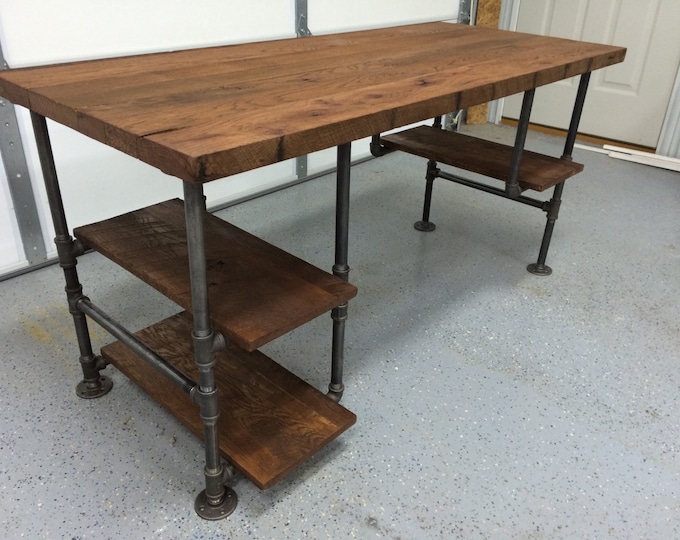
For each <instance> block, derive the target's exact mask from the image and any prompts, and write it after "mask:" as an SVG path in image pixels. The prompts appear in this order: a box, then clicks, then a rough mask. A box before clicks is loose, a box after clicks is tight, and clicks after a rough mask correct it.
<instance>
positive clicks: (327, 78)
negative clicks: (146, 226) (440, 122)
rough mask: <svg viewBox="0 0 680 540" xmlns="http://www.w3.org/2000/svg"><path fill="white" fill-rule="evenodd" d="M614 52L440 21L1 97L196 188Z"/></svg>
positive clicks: (163, 61) (569, 71)
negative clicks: (194, 184)
mask: <svg viewBox="0 0 680 540" xmlns="http://www.w3.org/2000/svg"><path fill="white" fill-rule="evenodd" d="M624 55H625V49H623V48H621V47H613V46H606V45H598V44H591V43H582V42H576V41H570V40H564V39H558V38H552V37H544V36H533V35H527V34H520V33H514V32H504V31H500V30H495V29H489V28H477V27H469V26H465V25H455V24H447V23H427V24H420V25H410V26H404V27H396V28H388V29H381V30H369V31H364V32H351V33H347V34H338V35H330V36H315V37H311V38H306V39H304V40H300V39H289V40H279V41H272V42H263V43H253V44H244V45H234V46H227V47H214V48H208V49H196V50H189V51H178V52H172V53H162V54H150V55H140V56H133V57H125V58H113V59H106V60H97V61H89V62H79V63H73V64H65V65H57V66H46V67H37V68H26V69H19V70H9V71H4V72H2V73H0V95H2V96H4V97H6V98H8V99H9V100H11V101H13V102H15V103H18V104H20V105H23V106H25V107H29V108H31V109H32V110H34V111H35V112H37V113H39V114H42V115H45V116H47V117H49V118H52V119H54V120H56V121H58V122H61V123H63V124H65V125H67V126H69V127H72V128H74V129H76V130H77V131H80V132H82V133H84V134H86V135H88V136H90V137H92V138H94V139H97V140H99V141H101V142H103V143H105V144H108V145H110V146H113V147H114V148H118V149H119V150H121V151H123V152H125V153H127V154H130V155H132V156H134V157H137V158H139V159H141V160H143V161H145V162H147V163H149V164H151V165H153V166H155V167H157V168H159V169H161V170H163V171H164V172H166V173H169V174H171V175H173V176H177V177H179V178H181V179H183V180H185V181H189V182H205V181H209V180H214V179H217V178H221V177H225V176H229V175H232V174H235V173H238V172H242V171H246V170H249V169H253V168H257V167H261V166H264V165H268V164H271V163H275V162H277V161H282V160H285V159H288V158H292V157H296V156H299V155H303V154H307V153H310V152H313V151H315V150H320V149H323V148H328V147H331V146H336V145H338V144H342V143H346V142H349V141H352V140H356V139H359V138H362V137H365V136H369V135H372V134H374V133H379V132H384V131H387V130H389V129H392V128H395V127H399V126H401V125H406V124H409V123H413V122H417V121H419V120H423V119H425V118H431V117H434V116H437V115H440V114H443V113H446V112H450V111H452V110H456V109H460V108H466V107H469V106H471V105H475V104H478V103H484V102H486V101H489V100H491V99H496V98H499V97H503V96H506V95H510V94H513V93H517V92H521V91H524V90H526V89H529V88H533V87H535V86H541V85H544V84H548V83H550V82H554V81H557V80H560V79H564V78H568V77H571V76H574V75H579V74H581V73H584V72H586V71H591V70H595V69H599V68H602V67H605V66H608V65H611V64H614V63H617V62H620V61H622V60H623V58H624Z"/></svg>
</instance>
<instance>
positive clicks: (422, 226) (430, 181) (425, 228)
mask: <svg viewBox="0 0 680 540" xmlns="http://www.w3.org/2000/svg"><path fill="white" fill-rule="evenodd" d="M437 173H439V169H437V163H436V162H434V161H428V162H427V174H426V175H425V198H424V200H423V219H422V220H420V221H416V222H415V223H414V224H413V227H414V228H415V229H417V230H419V231H422V232H431V231H434V230H435V229H436V228H437V226H436V225H435V224H434V223H432V222H431V221H430V206H431V204H432V188H433V186H434V179H435V178H436V177H437Z"/></svg>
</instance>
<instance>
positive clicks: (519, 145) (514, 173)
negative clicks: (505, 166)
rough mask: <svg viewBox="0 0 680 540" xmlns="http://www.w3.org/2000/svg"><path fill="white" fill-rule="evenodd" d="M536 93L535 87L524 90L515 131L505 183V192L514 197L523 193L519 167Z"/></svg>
mask: <svg viewBox="0 0 680 540" xmlns="http://www.w3.org/2000/svg"><path fill="white" fill-rule="evenodd" d="M535 93H536V89H534V88H532V89H531V90H527V91H526V92H524V98H523V99H522V111H521V113H520V115H519V122H518V124H517V132H516V133H515V145H514V146H513V149H512V160H511V162H510V173H509V174H508V180H507V182H506V183H505V193H506V194H507V195H508V196H509V197H512V198H517V197H519V196H520V195H521V194H522V189H521V188H520V186H519V169H520V165H521V164H522V155H523V153H524V143H525V142H526V139H527V131H528V130H529V119H530V117H531V108H532V106H533V104H534V94H535Z"/></svg>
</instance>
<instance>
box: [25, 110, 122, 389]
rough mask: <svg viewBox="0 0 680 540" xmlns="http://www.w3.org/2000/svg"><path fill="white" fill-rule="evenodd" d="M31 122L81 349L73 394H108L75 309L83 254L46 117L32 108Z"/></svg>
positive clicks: (100, 364) (100, 363) (83, 321)
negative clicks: (66, 205)
mask: <svg viewBox="0 0 680 540" xmlns="http://www.w3.org/2000/svg"><path fill="white" fill-rule="evenodd" d="M31 122H32V124H33V131H34V133H35V142H36V145H37V147H38V157H39V158H40V166H41V169H42V173H43V179H44V182H45V191H46V193H47V200H48V201H49V204H50V213H51V215H52V223H53V224H54V231H55V233H56V236H55V238H54V243H55V245H56V246H57V256H58V258H59V266H61V268H62V270H63V271H64V280H65V281H66V287H65V290H66V298H67V300H68V305H69V311H70V312H71V315H72V316H73V324H74V325H75V330H76V337H77V339H78V348H79V349H80V365H81V368H82V370H83V380H82V381H81V382H80V383H78V385H77V386H76V394H77V395H78V396H80V397H82V398H86V399H92V398H98V397H100V396H103V395H105V394H108V393H109V391H110V390H111V388H112V387H113V382H112V381H111V379H109V378H108V377H105V376H103V375H100V374H99V372H100V371H101V370H102V369H104V368H105V367H106V363H105V362H104V360H103V359H102V358H101V357H100V356H96V355H95V354H94V352H93V351H92V342H91V341H90V332H89V330H88V327H87V319H86V318H85V315H84V314H83V313H82V312H81V311H80V310H78V307H77V303H78V300H79V299H80V298H82V297H83V287H82V285H81V284H80V280H79V279H78V271H77V270H76V265H77V264H78V260H77V257H78V256H79V255H82V253H83V249H82V246H80V245H79V244H78V243H77V242H75V241H74V240H73V237H72V236H71V235H70V233H69V230H68V224H67V223H66V213H65V211H64V203H63V200H62V198H61V190H60V188H59V179H58V177H57V169H56V166H55V164H54V155H53V154H52V144H51V142H50V135H49V132H48V131H47V121H46V120H45V117H44V116H41V115H39V114H36V113H34V112H31Z"/></svg>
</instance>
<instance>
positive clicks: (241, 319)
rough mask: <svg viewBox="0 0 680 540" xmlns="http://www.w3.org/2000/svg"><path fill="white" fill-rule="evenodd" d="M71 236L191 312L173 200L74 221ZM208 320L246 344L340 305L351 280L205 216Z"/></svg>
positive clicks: (180, 215)
mask: <svg viewBox="0 0 680 540" xmlns="http://www.w3.org/2000/svg"><path fill="white" fill-rule="evenodd" d="M74 234H75V236H76V237H77V238H78V239H80V240H81V241H82V242H83V243H84V244H85V245H86V246H89V247H91V248H93V249H95V250H97V251H99V252H100V253H102V254H103V255H105V256H106V257H108V258H109V259H111V260H113V261H114V262H116V263H117V264H118V265H120V266H122V267H123V268H125V269H126V270H128V271H130V272H132V273H133V274H134V275H136V276H137V277H139V278H141V279H142V280H144V281H145V282H146V283H148V284H149V285H151V286H153V287H154V288H155V289H157V290H158V291H160V292H161V293H163V294H164V295H165V296H167V297H168V298H170V299H171V300H173V301H174V302H176V303H177V304H179V305H180V306H182V308H183V309H185V310H187V311H189V312H191V309H192V305H191V286H190V281H189V263H188V255H187V247H186V231H185V222H184V206H183V203H182V201H180V200H178V199H174V200H171V201H166V202H163V203H160V204H157V205H154V206H150V207H147V208H143V209H141V210H137V211H135V212H130V213H128V214H124V215H122V216H118V217H115V218H112V219H108V220H106V221H102V222H99V223H95V224H92V225H86V226H84V227H79V228H77V229H75V231H74ZM205 245H206V258H207V267H208V270H207V273H208V287H209V293H208V294H209V301H210V314H211V317H212V324H213V325H214V327H215V328H216V329H217V330H219V331H220V332H222V333H223V334H224V335H226V336H228V337H229V339H230V340H232V341H233V342H234V343H236V344H237V345H239V346H240V347H241V348H243V349H245V350H247V351H254V350H256V349H258V348H259V347H261V346H262V345H264V344H265V343H268V342H269V341H271V340H273V339H275V338H277V337H279V336H281V335H283V334H285V333H286V332H289V331H290V330H293V329H294V328H297V327H298V326H300V325H302V324H304V323H306V322H308V321H310V320H312V319H314V318H315V317H318V316H319V315H321V314H323V313H326V312H328V311H330V310H331V309H332V308H334V307H336V306H339V305H341V304H344V303H345V302H347V301H348V300H349V299H351V298H353V297H354V296H355V295H356V293H357V290H356V287H354V285H351V284H349V283H346V282H344V281H343V280H341V279H339V278H337V277H335V276H333V275H331V274H329V273H327V272H324V271H323V270H320V269H319V268H316V267H315V266H312V265H311V264H308V263H306V262H305V261H302V260H300V259H298V258H297V257H294V256H293V255H290V254H289V253H286V252H285V251H283V250H281V249H279V248H277V247H275V246H272V245H271V244H268V243H267V242H265V241H263V240H261V239H259V238H257V237H255V236H253V235H252V234H249V233H247V232H245V231H243V230H241V229H239V228H237V227H235V226H233V225H231V224H230V223H227V222H226V221H224V220H221V219H219V218H217V217H215V216H213V215H211V214H206V215H205Z"/></svg>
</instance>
